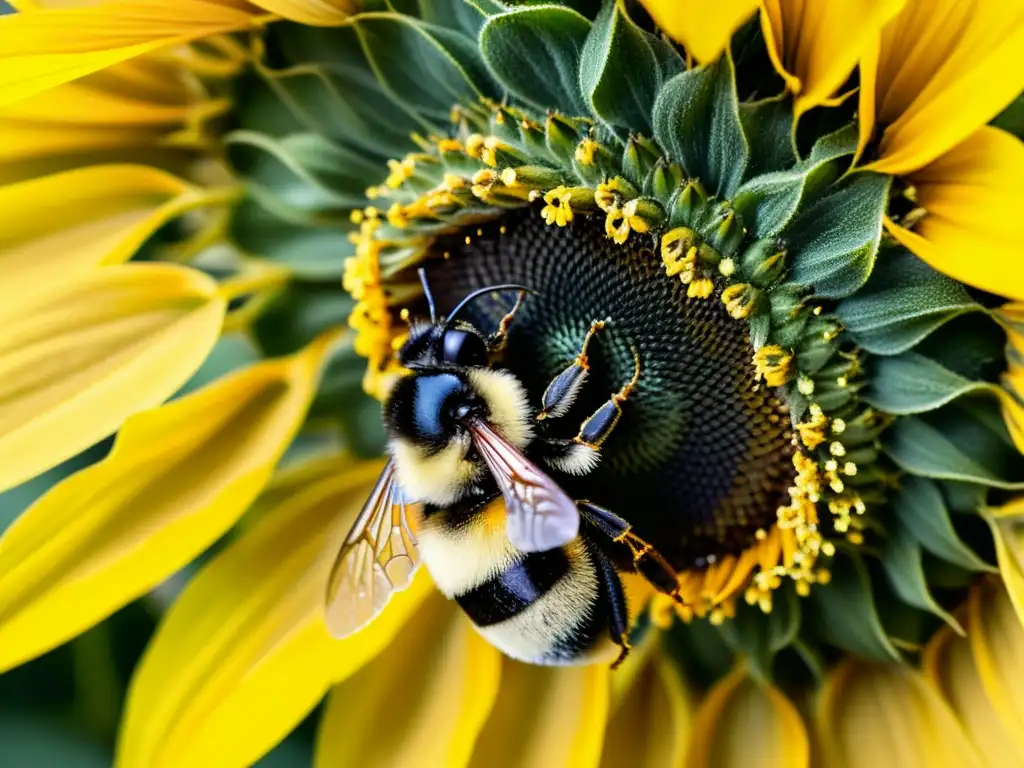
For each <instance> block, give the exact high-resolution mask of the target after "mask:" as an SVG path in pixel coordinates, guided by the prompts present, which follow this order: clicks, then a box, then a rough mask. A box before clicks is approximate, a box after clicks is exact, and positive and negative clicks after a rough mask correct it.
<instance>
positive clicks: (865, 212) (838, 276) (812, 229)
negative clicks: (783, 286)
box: [783, 173, 892, 298]
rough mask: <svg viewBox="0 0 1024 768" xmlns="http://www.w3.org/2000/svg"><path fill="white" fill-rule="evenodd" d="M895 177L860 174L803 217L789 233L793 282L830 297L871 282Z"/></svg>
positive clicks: (838, 187)
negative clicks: (890, 186) (887, 203)
mask: <svg viewBox="0 0 1024 768" xmlns="http://www.w3.org/2000/svg"><path fill="white" fill-rule="evenodd" d="M891 182H892V179H891V178H890V177H889V176H884V175H882V174H879V173H858V174H856V175H854V176H852V177H851V178H849V179H847V180H846V181H843V182H840V183H839V184H837V185H836V186H835V187H833V190H832V191H831V192H830V193H829V194H828V195H826V196H825V197H823V198H821V199H820V200H818V201H817V202H816V203H813V204H812V205H811V206H810V207H808V208H806V209H805V210H804V211H803V212H802V213H800V214H799V215H798V216H797V218H796V219H794V220H793V222H792V223H791V224H790V225H789V226H788V227H787V228H786V229H785V231H784V233H783V236H784V237H785V238H786V240H787V242H788V244H789V248H790V254H791V262H790V263H791V264H792V267H791V269H790V274H789V280H790V281H792V282H795V283H798V284H802V285H806V286H810V287H811V289H812V290H813V291H814V293H815V294H817V295H818V296H821V297H825V298H841V297H844V296H849V295H851V294H852V293H854V292H855V291H856V290H857V289H858V288H860V287H861V286H862V285H864V283H865V282H867V279H868V277H869V276H870V275H871V270H872V268H873V267H874V264H875V254H876V253H877V252H878V243H879V241H880V239H881V236H882V214H883V213H884V212H885V205H886V202H887V200H888V195H889V185H890V184H891Z"/></svg>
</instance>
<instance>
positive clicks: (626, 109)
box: [580, 3, 684, 136]
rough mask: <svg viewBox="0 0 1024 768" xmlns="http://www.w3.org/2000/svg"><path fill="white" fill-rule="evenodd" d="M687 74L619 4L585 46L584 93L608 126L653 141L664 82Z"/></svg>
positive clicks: (599, 20) (607, 12) (596, 26)
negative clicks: (653, 119)
mask: <svg viewBox="0 0 1024 768" xmlns="http://www.w3.org/2000/svg"><path fill="white" fill-rule="evenodd" d="M683 69H684V64H683V60H682V58H681V57H680V56H679V55H678V54H677V53H676V52H675V51H674V50H673V49H672V47H671V46H669V45H668V44H667V43H665V42H664V41H663V40H661V39H660V38H658V37H655V36H654V35H651V34H649V33H648V32H645V31H644V30H642V29H640V28H639V27H637V26H636V25H635V24H634V23H633V22H632V21H631V20H630V19H629V17H628V16H626V14H625V11H624V10H623V8H622V6H621V5H620V4H619V3H609V4H607V5H605V7H604V9H603V10H602V11H601V14H600V15H599V16H598V17H597V19H596V20H595V21H594V26H593V28H592V29H591V30H590V35H589V36H588V37H587V42H586V45H584V47H583V55H582V58H581V61H580V89H581V90H582V91H583V96H584V98H586V99H587V101H588V102H589V103H590V108H591V111H592V112H593V113H594V114H595V115H597V116H598V117H600V118H601V119H602V120H604V121H605V122H606V123H608V124H609V125H611V126H618V127H622V128H626V129H628V130H630V131H634V132H639V133H643V134H645V135H648V136H649V135H651V110H652V109H653V108H654V99H655V97H656V96H657V95H658V91H659V90H660V89H661V85H662V83H663V82H665V80H668V79H669V78H671V77H672V76H674V75H676V74H678V73H679V72H681V71H682V70H683Z"/></svg>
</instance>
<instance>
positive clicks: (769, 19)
mask: <svg viewBox="0 0 1024 768" xmlns="http://www.w3.org/2000/svg"><path fill="white" fill-rule="evenodd" d="M903 3H904V0H828V2H821V1H820V0H763V2H762V7H763V11H762V13H761V30H762V32H763V33H764V39H765V43H766V44H767V46H768V55H769V56H770V57H771V60H772V64H774V65H775V69H776V70H778V72H779V74H781V75H782V77H783V78H784V79H785V81H786V87H787V88H788V89H789V90H790V91H791V92H792V93H793V95H794V97H795V98H794V102H793V109H794V110H795V112H796V114H797V115H800V114H803V113H804V112H806V111H807V110H808V109H811V108H812V107H817V106H820V105H822V104H828V103H829V102H830V100H831V99H832V97H833V96H834V95H835V92H836V91H837V90H838V89H839V88H840V86H842V85H843V83H845V82H846V80H847V79H848V78H849V77H850V73H851V72H853V68H854V67H855V66H856V65H857V62H858V61H859V60H860V58H861V56H862V55H863V53H864V50H865V48H866V47H867V46H869V45H870V44H871V43H872V41H873V40H874V39H875V36H876V35H877V34H878V31H879V30H880V29H881V28H882V25H884V24H885V23H886V22H887V21H888V20H889V19H891V18H892V17H893V16H894V15H895V14H896V13H897V12H898V11H899V10H900V8H901V7H902V5H903Z"/></svg>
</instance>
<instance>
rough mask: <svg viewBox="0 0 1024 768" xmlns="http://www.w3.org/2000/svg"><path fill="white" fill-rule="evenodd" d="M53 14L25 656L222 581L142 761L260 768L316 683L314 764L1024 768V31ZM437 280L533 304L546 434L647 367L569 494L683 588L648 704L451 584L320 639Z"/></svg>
mask: <svg viewBox="0 0 1024 768" xmlns="http://www.w3.org/2000/svg"><path fill="white" fill-rule="evenodd" d="M13 5H14V6H15V7H16V8H17V11H18V12H17V13H14V14H11V15H7V16H3V17H0V62H2V64H3V67H2V69H0V126H2V133H0V135H2V136H3V138H4V140H3V141H2V142H0V185H2V186H0V201H2V204H0V270H2V274H3V278H4V279H3V280H2V281H0V319H2V322H0V373H2V375H0V490H7V489H12V488H20V489H22V490H24V489H32V490H31V492H26V493H22V494H21V496H17V497H14V496H11V495H7V496H6V497H5V498H7V499H11V498H23V497H25V496H29V497H36V496H37V497H38V498H35V500H34V501H33V502H32V503H31V504H29V505H28V506H27V508H25V509H24V510H23V511H22V510H20V509H19V510H16V511H18V512H20V514H19V515H18V516H17V518H16V519H15V520H14V522H13V523H11V524H10V526H9V527H8V528H7V530H6V531H5V532H4V534H3V537H2V539H0V670H6V669H9V668H12V667H14V666H17V665H19V664H22V663H24V662H26V661H28V660H30V659H32V658H34V657H37V656H39V655H40V654H43V653H44V652H46V651H48V650H49V649H51V648H54V647H56V646H58V645H60V644H61V643H64V642H65V641H67V640H69V639H70V638H72V637H74V636H75V635H77V634H79V633H81V632H83V631H84V630H86V629H88V628H90V627H92V626H94V625H96V624H97V623H99V622H101V621H103V620H104V619H105V618H106V617H108V616H110V615H111V614H112V613H113V612H115V611H116V610H118V609H119V608H120V607H122V606H124V605H126V604H127V603H129V602H131V601H133V600H135V599H137V598H140V597H141V596H144V595H147V594H150V593H153V592H154V590H156V591H157V592H158V593H159V594H167V593H168V592H171V591H173V590H169V586H168V585H169V584H171V583H177V582H179V581H181V580H183V579H187V584H186V585H185V586H184V588H183V589H181V590H180V593H178V594H175V595H174V599H173V602H172V604H171V605H170V607H169V608H168V609H167V611H166V613H165V614H164V616H163V618H162V621H161V623H160V626H159V628H158V630H157V632H156V634H155V636H154V637H153V638H152V640H151V642H150V644H149V647H148V649H147V651H146V653H145V655H144V657H143V659H142V661H141V662H140V664H139V665H138V667H137V669H136V670H135V673H134V678H133V680H132V683H131V686H130V690H129V693H128V697H127V701H126V704H125V714H124V717H123V722H122V726H121V732H120V737H119V743H118V764H119V765H122V766H126V767H127V768H141V767H142V766H145V767H146V768H149V767H151V766H179V765H215V766H236V765H237V766H243V765H249V764H252V763H253V762H255V761H256V760H258V759H259V758H260V757H261V756H262V755H263V754H265V753H266V752H267V751H269V750H270V749H271V748H272V747H273V746H274V745H275V744H276V743H278V742H279V741H280V740H281V739H283V738H284V737H285V736H286V735H287V734H288V733H289V732H290V731H291V730H292V729H294V728H295V727H296V726H297V725H298V724H299V723H300V722H301V721H302V720H303V719H304V718H306V717H307V716H308V715H309V714H310V713H311V712H313V711H314V709H316V708H317V706H318V704H319V703H320V702H321V701H322V700H324V699H325V697H326V704H325V706H324V707H323V708H322V712H321V714H320V718H319V731H318V736H317V746H316V750H317V752H316V764H317V765H319V766H330V765H384V764H388V765H402V764H409V763H411V762H415V763H416V764H420V765H429V766H434V765H445V766H464V765H481V766H483V765H487V766H494V765H530V766H536V765H552V766H554V765H573V766H587V765H595V766H596V765H606V766H621V765H636V764H643V765H651V766H676V765H687V766H695V767H696V766H728V765H771V766H781V765H786V766H809V765H811V764H812V763H813V764H815V765H825V766H861V765H865V766H866V765H891V764H896V763H897V762H898V763H899V764H906V765H921V766H934V765H977V766H982V765H992V766H1003V765H1006V766H1010V765H1022V764H1024V737H1022V734H1024V700H1022V698H1021V694H1020V686H1019V685H1016V684H1015V681H1016V680H1018V679H1019V677H1020V675H1021V674H1024V668H1022V661H1021V659H1022V658H1024V653H1022V649H1024V624H1022V620H1024V522H1022V520H1024V501H1022V498H1024V497H1022V496H1021V495H1020V491H1021V490H1024V459H1022V457H1021V455H1020V451H1021V450H1022V449H1024V304H1022V303H1020V302H1024V275H1022V272H1021V267H1020V265H1019V263H1018V262H1019V260H1020V259H1021V258H1022V256H1024V227H1022V224H1021V217H1020V209H1021V206H1022V204H1024V192H1022V188H1021V185H1020V179H1021V178H1022V177H1024V146H1022V144H1021V141H1020V138H1019V135H1020V132H1021V127H1022V123H1021V120H1020V103H1021V102H1020V94H1021V91H1022V89H1024V10H1022V9H1021V8H1020V7H1019V6H1018V5H1017V4H1016V3H1010V2H1003V1H1002V0H971V1H970V2H964V1H962V0H857V1H854V0H829V2H828V3H827V4H826V3H823V2H822V3H811V2H803V1H802V0H763V2H761V3H758V2H751V1H750V0H719V1H718V2H716V3H713V4H709V3H703V2H696V1H695V0H671V1H670V0H643V2H641V3H635V2H630V1H628V0H615V1H613V0H606V1H605V2H598V1H597V0H594V1H593V2H589V1H588V0H575V1H574V2H569V1H568V0H567V1H566V2H564V3H555V2H552V3H549V4H534V3H520V2H511V1H509V2H500V1H499V0H437V1H436V2H435V1H434V0H431V1H430V2H420V3H416V2H408V1H405V0H403V1H402V2H378V0H365V2H361V3H360V2H357V1H356V0H249V1H247V0H174V1H173V2H171V1H170V0H92V1H90V0H76V1H73V2H66V1H58V0H52V1H44V0H38V1H37V2H33V1H30V0H19V2H16V3H13ZM1015 100H1016V101H1015ZM420 268H422V269H423V270H424V271H425V274H426V276H427V279H428V280H429V284H430V286H431V288H432V290H433V293H434V298H435V299H436V301H437V304H438V307H439V308H440V309H441V310H442V311H444V310H450V309H451V308H452V307H453V306H455V304H456V303H457V302H458V301H459V300H460V299H461V298H462V297H464V296H466V295H467V294H468V293H469V292H470V291H472V290H474V289H477V288H481V287H484V286H489V285H494V284H503V283H519V284H524V285H527V286H530V287H531V288H532V289H533V290H534V291H535V293H534V295H531V296H529V297H528V298H527V299H526V300H525V301H524V302H523V306H522V310H521V312H519V313H518V314H517V316H516V318H515V321H514V322H513V323H512V324H511V326H510V328H509V337H508V347H507V365H508V367H509V368H510V370H512V371H513V372H514V373H515V374H516V375H517V376H518V377H519V378H520V379H521V380H522V382H523V384H524V385H525V386H526V388H527V390H528V391H529V392H530V394H531V396H532V397H533V398H534V400H535V401H536V400H537V399H539V397H540V396H541V393H543V391H544V387H545V385H546V383H547V382H548V381H550V380H551V378H552V377H553V376H554V375H556V374H557V373H558V371H559V370H561V368H562V367H564V365H565V362H566V360H567V359H569V360H571V359H572V356H573V355H574V354H576V351H577V350H578V347H579V343H580V341H581V339H582V337H583V336H584V335H585V333H586V330H587V328H588V326H589V325H590V324H591V323H592V322H593V321H595V320H601V319H605V318H607V319H608V326H609V331H608V333H607V334H606V335H605V336H603V337H602V338H601V341H600V342H599V343H597V344H595V345H594V347H593V349H592V355H591V360H590V364H591V379H590V381H591V382H593V384H592V385H590V384H588V390H587V391H588V392H589V391H590V389H589V388H590V387H591V386H592V388H593V390H594V392H595V395H594V397H595V398H596V399H594V400H593V401H591V400H588V399H587V398H588V397H590V395H588V394H584V396H583V397H582V399H581V402H580V403H579V408H580V409H581V410H580V413H581V414H583V415H585V413H587V412H589V411H588V410H587V408H589V409H591V410H593V409H594V408H596V407H598V406H599V405H600V403H601V402H602V399H603V398H605V397H607V394H601V393H607V392H614V391H616V390H617V389H618V388H619V387H620V386H621V385H622V383H623V382H624V381H628V380H629V379H630V376H631V375H632V372H633V367H634V355H633V350H634V349H635V350H636V352H637V354H638V356H639V358H640V360H641V364H642V371H641V375H640V377H639V379H638V380H637V384H636V388H635V392H633V394H632V395H631V397H630V398H629V400H628V402H626V403H625V404H624V405H623V416H622V419H621V422H620V424H619V425H618V426H617V428H616V431H615V432H614V434H612V436H611V437H610V438H609V439H608V442H607V443H606V444H605V447H604V449H603V458H602V462H601V464H600V465H599V467H598V468H597V469H596V470H595V471H594V472H593V473H592V474H591V475H590V476H588V477H587V478H586V479H585V480H583V481H577V485H573V486H572V488H573V490H577V489H579V490H581V491H582V492H581V493H580V494H577V495H578V496H580V497H582V496H583V495H584V493H583V492H585V495H586V496H587V498H592V499H594V500H595V501H597V502H599V503H601V504H603V505H607V506H608V507H609V508H611V509H613V510H617V511H619V513H620V514H622V515H623V516H625V517H628V518H629V520H630V522H631V523H632V524H633V526H634V528H635V530H636V531H637V532H639V533H640V534H642V535H643V536H645V537H646V538H648V539H653V540H655V541H656V542H657V544H658V546H659V549H661V550H662V552H663V553H664V554H665V556H666V557H667V558H668V559H669V560H670V561H671V563H672V565H673V567H674V568H675V569H676V570H677V571H678V573H679V584H678V593H679V595H680V596H681V598H682V602H681V603H675V602H673V601H672V600H670V599H668V598H666V597H664V596H662V595H660V594H655V595H653V596H652V591H651V590H649V589H647V588H646V587H645V585H644V583H643V582H642V580H641V579H639V578H635V577H634V578H632V579H631V580H630V582H629V586H630V590H629V592H630V602H631V613H632V619H633V630H632V643H633V651H632V653H631V654H630V656H629V657H628V658H627V659H626V661H625V663H624V664H623V665H622V667H620V668H619V669H618V670H616V671H614V672H612V671H610V670H609V669H608V667H607V665H603V664H595V665H590V666H580V667H566V668H542V667H532V666H528V665H524V664H520V663H517V662H513V661H511V660H509V659H506V658H503V657H502V656H501V655H500V654H499V652H498V651H497V650H495V649H494V648H493V647H492V646H490V645H489V644H488V643H487V642H486V641H485V640H484V639H483V638H482V637H481V636H479V635H478V634H476V633H475V632H474V630H473V628H472V626H471V625H470V623H469V622H468V621H467V620H466V619H465V617H464V615H463V614H462V613H461V612H460V611H459V610H458V609H457V608H456V607H455V606H454V604H453V603H450V602H448V601H446V600H444V599H443V598H442V597H441V596H440V594H439V593H438V592H437V590H436V589H435V588H434V587H433V585H432V583H431V581H430V576H429V574H428V573H427V572H426V571H425V570H421V571H420V572H419V573H418V574H417V576H416V577H415V578H414V579H413V581H412V583H411V585H410V586H409V587H408V588H407V589H406V590H404V591H402V592H399V593H397V594H396V595H395V596H394V598H393V599H392V601H391V602H390V603H389V604H388V606H387V608H386V609H385V610H384V611H383V612H382V613H381V615H380V616H379V617H378V618H377V619H376V620H374V621H373V622H372V623H371V624H369V625H368V626H367V627H365V628H364V629H362V630H361V631H359V632H358V633H356V634H354V635H352V636H350V637H348V638H346V639H344V640H335V639H333V638H332V637H331V635H330V634H329V632H328V631H327V628H326V625H325V621H324V605H323V602H324V594H325V589H326V584H327V581H328V576H329V573H330V569H331V564H332V562H333V559H334V557H335V555H336V553H337V551H338V548H339V546H340V543H341V542H342V541H343V539H344V538H345V534H346V532H347V530H348V529H349V528H350V527H351V525H352V522H353V520H354V519H355V516H356V515H357V513H358V512H359V510H360V508H361V507H362V505H363V503H364V502H365V500H366V498H367V496H368V494H369V493H370V490H371V488H372V487H373V484H374V482H375V480H376V478H377V477H378V475H379V474H380V472H381V469H382V466H383V462H381V461H380V460H379V459H377V458H375V457H376V456H379V455H380V454H381V452H382V451H383V448H384V434H383V432H382V430H381V428H380V426H379V418H378V414H379V404H378V400H379V399H381V398H383V397H384V396H385V394H386V393H387V392H388V390H389V388H390V387H391V386H392V385H393V384H394V382H395V381H396V379H397V378H398V377H400V376H401V375H403V371H402V369H401V367H400V366H399V364H398V362H397V360H396V350H397V349H398V348H399V347H400V345H401V344H402V342H403V340H404V338H405V334H406V332H407V331H408V326H407V324H406V320H407V319H408V318H410V317H416V316H419V315H422V314H424V313H425V310H426V303H425V301H424V297H423V292H422V288H421V285H420V282H419V280H418V279H417V269H420ZM515 299H516V296H515V295H514V292H513V293H512V295H509V293H508V292H499V293H496V294H493V295H492V296H490V297H486V298H484V299H481V300H480V301H477V302H475V303H474V304H472V305H470V306H468V307H467V309H466V313H465V315H464V319H466V320H467V321H469V322H472V323H473V324H475V325H477V326H478V327H481V328H491V327H494V325H495V324H496V323H498V322H500V320H501V318H502V317H503V316H504V315H505V314H506V313H507V312H508V311H509V310H510V308H511V306H512V303H513V302H514V301H515ZM572 412H573V413H575V412H576V410H575V408H574V410H573V411H572ZM112 435H114V437H113V439H112V440H111V436H112ZM571 482H572V481H571V480H570V479H568V478H566V483H570V484H571ZM40 488H42V489H44V490H43V491H42V492H40V490H39V489H40ZM4 511H5V512H6V510H4ZM2 517H3V515H0V519H2ZM203 553H205V555H204V554H203ZM200 555H203V563H202V565H201V566H198V565H196V564H195V563H194V561H196V559H197V557H199V556H200ZM172 576H174V577H175V578H174V579H173V580H172V581H171V582H168V579H170V578H171V577H172Z"/></svg>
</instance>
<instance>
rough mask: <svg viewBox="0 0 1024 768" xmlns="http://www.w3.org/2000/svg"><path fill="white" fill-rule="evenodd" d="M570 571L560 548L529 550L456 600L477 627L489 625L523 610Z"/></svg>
mask: <svg viewBox="0 0 1024 768" xmlns="http://www.w3.org/2000/svg"><path fill="white" fill-rule="evenodd" d="M568 572H569V557H568V555H566V553H565V551H564V550H562V549H550V550H547V551H545V552H531V553H530V554H528V555H526V556H525V557H524V558H523V559H522V560H520V561H519V562H517V563H515V564H514V565H511V566H510V567H508V568H506V569H505V570H504V571H502V572H501V573H500V574H498V575H497V576H494V577H492V578H490V579H488V580H487V581H485V582H484V583H483V584H480V585H479V586H477V587H474V588H473V589H471V590H469V591H468V592H466V593H464V594H462V595H457V596H456V597H455V600H456V601H457V602H458V604H459V606H460V607H461V608H462V610H464V611H465V612H466V615H467V616H469V618H470V619H471V620H472V621H473V623H474V624H476V625H477V626H478V627H488V626H491V625H493V624H498V623H500V622H502V621H506V620H508V619H511V618H512V617H514V616H517V615H518V614H520V613H522V612H523V611H525V610H526V609H527V608H529V607H530V606H531V605H533V604H534V603H535V602H537V600H538V599H540V598H541V597H542V596H543V595H544V594H545V593H546V592H548V590H550V589H551V588H552V587H553V586H554V585H555V584H556V583H557V582H558V580H559V579H561V578H562V577H563V576H565V575H566V574H567V573H568Z"/></svg>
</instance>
